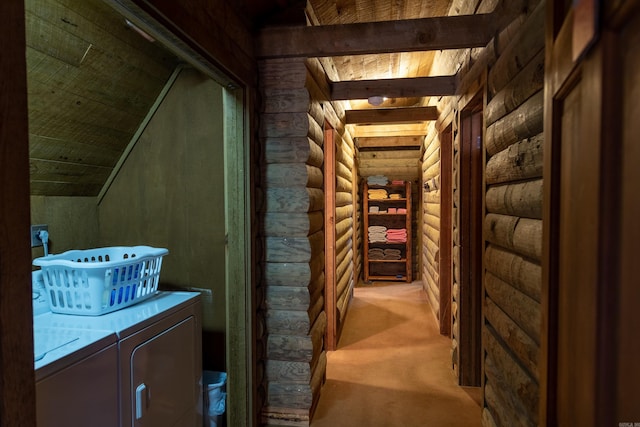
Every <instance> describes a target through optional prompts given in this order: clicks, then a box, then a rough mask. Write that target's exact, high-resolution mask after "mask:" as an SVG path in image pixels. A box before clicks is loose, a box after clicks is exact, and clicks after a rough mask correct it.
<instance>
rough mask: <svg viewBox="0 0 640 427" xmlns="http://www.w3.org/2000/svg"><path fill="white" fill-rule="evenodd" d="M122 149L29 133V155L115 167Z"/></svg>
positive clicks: (37, 157)
mask: <svg viewBox="0 0 640 427" xmlns="http://www.w3.org/2000/svg"><path fill="white" fill-rule="evenodd" d="M120 154H121V150H116V149H115V148H112V147H109V146H107V145H100V144H97V145H96V144H94V145H90V144H85V143H84V142H80V141H73V140H61V139H56V138H49V137H45V136H40V135H33V134H30V135H29V157H31V158H36V159H49V160H57V161H60V162H65V161H68V162H73V163H79V164H87V165H96V166H104V167H113V166H114V165H115V164H116V161H117V160H118V158H119V157H120Z"/></svg>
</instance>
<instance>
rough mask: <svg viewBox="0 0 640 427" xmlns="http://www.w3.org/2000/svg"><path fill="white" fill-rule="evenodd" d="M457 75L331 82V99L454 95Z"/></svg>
mask: <svg viewBox="0 0 640 427" xmlns="http://www.w3.org/2000/svg"><path fill="white" fill-rule="evenodd" d="M457 82H458V77H457V76H456V75H452V76H435V77H416V78H402V79H382V80H355V81H344V82H333V83H331V100H333V101H340V100H343V101H344V100H351V99H368V98H370V97H372V96H383V97H386V98H411V97H416V98H421V97H424V96H449V95H455V93H456V88H457Z"/></svg>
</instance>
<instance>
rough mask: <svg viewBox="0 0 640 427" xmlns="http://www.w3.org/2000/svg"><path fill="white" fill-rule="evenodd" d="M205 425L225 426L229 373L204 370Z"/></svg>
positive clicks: (209, 426) (206, 426) (210, 426)
mask: <svg viewBox="0 0 640 427" xmlns="http://www.w3.org/2000/svg"><path fill="white" fill-rule="evenodd" d="M202 384H203V387H202V388H203V392H204V396H203V397H204V399H203V400H204V408H205V410H204V416H203V418H204V426H205V427H224V426H225V414H224V412H225V409H226V399H227V373H226V372H217V371H203V373H202Z"/></svg>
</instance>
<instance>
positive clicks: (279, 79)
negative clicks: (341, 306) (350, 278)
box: [257, 59, 327, 425]
mask: <svg viewBox="0 0 640 427" xmlns="http://www.w3.org/2000/svg"><path fill="white" fill-rule="evenodd" d="M259 78H260V87H261V95H262V109H261V116H260V131H259V138H260V142H261V146H262V151H263V161H262V165H261V166H262V168H261V174H262V177H261V186H262V193H263V198H264V203H263V205H262V212H261V213H260V218H261V220H262V227H261V228H262V231H263V235H264V256H263V268H262V270H263V271H264V277H263V278H262V285H263V286H261V288H262V289H263V290H264V291H263V292H264V297H263V299H262V301H257V304H258V309H259V313H258V323H259V325H260V327H259V328H258V334H259V335H261V336H262V340H260V342H262V344H263V345H262V348H261V349H259V350H258V358H259V359H260V361H261V363H260V365H261V368H262V369H260V370H259V371H261V372H262V377H261V378H259V379H258V380H259V381H260V382H261V384H262V387H261V390H262V393H263V396H262V397H263V399H264V402H263V405H262V422H263V424H265V425H282V424H283V423H286V425H309V422H310V419H311V414H312V411H313V408H314V405H315V402H317V399H318V397H319V394H320V386H321V384H322V381H323V379H324V375H325V369H326V355H325V352H324V350H323V341H324V334H325V330H326V321H327V317H326V313H325V312H324V296H323V295H324V292H323V291H324V221H323V209H324V191H323V189H322V186H323V171H322V162H323V152H322V146H323V133H322V126H323V124H324V118H323V114H322V108H320V106H319V105H318V104H317V103H314V102H312V101H311V95H310V91H309V88H308V87H307V67H306V66H305V61H304V59H288V60H268V61H262V62H261V63H260V64H259Z"/></svg>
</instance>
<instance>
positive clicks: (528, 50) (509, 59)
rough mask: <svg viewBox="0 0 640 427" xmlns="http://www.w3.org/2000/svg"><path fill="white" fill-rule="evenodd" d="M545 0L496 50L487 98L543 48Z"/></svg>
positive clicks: (512, 77) (488, 77)
mask: <svg viewBox="0 0 640 427" xmlns="http://www.w3.org/2000/svg"><path fill="white" fill-rule="evenodd" d="M544 12H545V2H544V1H540V2H539V3H538V4H537V5H536V6H535V8H534V9H533V11H532V12H531V14H530V15H528V16H527V18H526V21H525V22H524V23H523V24H522V25H521V26H520V28H519V31H518V32H517V33H516V34H513V36H512V37H511V38H510V39H509V40H508V45H507V46H506V47H505V48H504V49H503V50H502V51H501V52H498V55H499V56H498V58H497V60H496V62H495V64H493V65H492V66H491V69H490V70H489V74H488V76H487V90H488V93H489V98H493V96H494V95H495V94H496V93H498V92H499V91H500V90H501V89H502V88H504V87H505V86H506V85H507V84H508V83H509V82H510V81H511V80H513V79H514V78H515V76H516V75H517V74H518V73H520V71H521V70H522V69H523V68H524V67H525V66H526V65H527V64H528V63H529V62H530V61H531V60H532V59H533V58H534V57H535V56H536V55H537V54H538V52H540V51H541V50H542V49H544V20H545V14H544Z"/></svg>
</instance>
